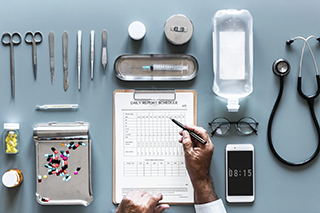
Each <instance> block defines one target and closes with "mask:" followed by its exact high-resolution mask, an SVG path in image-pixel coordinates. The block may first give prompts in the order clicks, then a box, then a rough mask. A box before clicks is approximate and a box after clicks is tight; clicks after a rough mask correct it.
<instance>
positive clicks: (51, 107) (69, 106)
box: [36, 104, 79, 110]
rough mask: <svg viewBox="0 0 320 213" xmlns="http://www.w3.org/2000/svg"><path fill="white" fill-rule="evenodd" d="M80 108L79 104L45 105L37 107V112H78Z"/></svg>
mask: <svg viewBox="0 0 320 213" xmlns="http://www.w3.org/2000/svg"><path fill="white" fill-rule="evenodd" d="M78 107H79V105H78V104H45V105H37V106H36V109H37V110H56V109H57V110H58V109H59V110H61V109H62V110H63V109H74V110H77V109H78Z"/></svg>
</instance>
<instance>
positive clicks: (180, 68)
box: [142, 64, 188, 72]
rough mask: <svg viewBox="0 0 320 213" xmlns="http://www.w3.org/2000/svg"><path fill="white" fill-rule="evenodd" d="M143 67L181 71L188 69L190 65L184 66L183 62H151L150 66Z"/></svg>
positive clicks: (144, 67) (154, 69) (143, 67)
mask: <svg viewBox="0 0 320 213" xmlns="http://www.w3.org/2000/svg"><path fill="white" fill-rule="evenodd" d="M142 69H147V70H150V71H180V72H183V70H188V65H187V66H183V64H180V65H176V64H151V65H150V66H142Z"/></svg>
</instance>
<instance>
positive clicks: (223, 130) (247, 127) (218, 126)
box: [209, 117, 259, 137]
mask: <svg viewBox="0 0 320 213" xmlns="http://www.w3.org/2000/svg"><path fill="white" fill-rule="evenodd" d="M231 124H234V125H235V127H236V128H237V130H238V131H239V132H240V133H241V134H243V135H250V134H251V133H253V132H254V133H255V134H256V135H257V134H258V131H257V126H258V124H259V123H258V122H256V121H255V120H254V119H253V118H250V117H244V118H241V119H240V120H239V121H232V122H230V121H229V120H228V119H226V118H223V117H219V118H215V119H213V121H211V122H210V123H209V125H210V127H211V129H212V133H211V137H212V136H213V135H214V134H218V135H225V134H227V132H229V130H230V128H231Z"/></svg>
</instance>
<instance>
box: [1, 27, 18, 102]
mask: <svg viewBox="0 0 320 213" xmlns="http://www.w3.org/2000/svg"><path fill="white" fill-rule="evenodd" d="M1 42H2V44H4V45H10V67H11V71H10V72H11V95H12V98H14V55H13V45H18V44H20V43H21V35H20V34H19V33H18V32H14V33H12V34H10V33H8V32H6V33H3V34H2V37H1Z"/></svg>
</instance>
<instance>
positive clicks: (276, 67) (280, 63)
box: [268, 36, 320, 166]
mask: <svg viewBox="0 0 320 213" xmlns="http://www.w3.org/2000/svg"><path fill="white" fill-rule="evenodd" d="M311 38H315V39H316V40H318V41H320V37H315V36H309V37H308V38H303V37H296V38H293V39H291V40H288V41H287V45H290V44H291V43H292V42H293V41H294V40H297V39H301V40H303V41H304V45H303V47H302V51H301V57H300V64H299V74H298V85H297V90H298V93H299V95H300V96H301V98H303V99H304V100H306V101H307V103H308V106H309V110H310V115H311V117H312V121H313V123H314V127H315V129H316V130H317V135H318V144H317V147H316V149H315V151H314V152H313V154H312V155H311V156H310V157H308V158H307V159H305V160H302V161H299V162H290V161H288V160H286V159H284V158H283V157H281V156H280V155H279V154H278V152H277V151H276V149H275V148H274V144H273V141H272V137H271V131H272V124H273V118H274V115H275V113H276V110H277V108H278V105H279V103H280V100H281V97H282V93H283V88H284V76H286V75H287V74H288V73H289V71H290V64H289V62H288V61H287V60H285V59H278V60H276V61H275V62H274V63H273V66H272V69H273V72H274V73H275V74H276V75H278V76H279V77H280V89H279V94H278V97H277V100H276V102H275V104H274V106H273V109H272V112H271V114H270V118H269V122H268V142H269V147H270V149H271V151H272V153H273V154H274V156H275V157H276V158H277V159H278V160H279V161H280V162H282V163H284V164H286V165H289V166H302V165H305V164H307V163H309V162H311V161H312V160H313V159H315V157H316V156H317V155H318V153H319V151H320V126H319V122H318V120H317V117H316V114H315V111H314V102H315V99H316V98H317V97H318V96H319V94H320V77H319V73H318V67H317V63H316V60H315V57H314V54H313V51H312V49H311V47H310V45H309V42H308V40H309V39H311ZM306 46H307V47H308V49H309V51H310V54H311V56H312V59H313V63H314V67H315V71H316V82H317V91H316V92H315V93H314V94H313V95H306V94H304V93H303V91H302V88H301V87H302V80H301V78H302V75H301V68H302V60H303V55H304V50H305V47H306Z"/></svg>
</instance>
